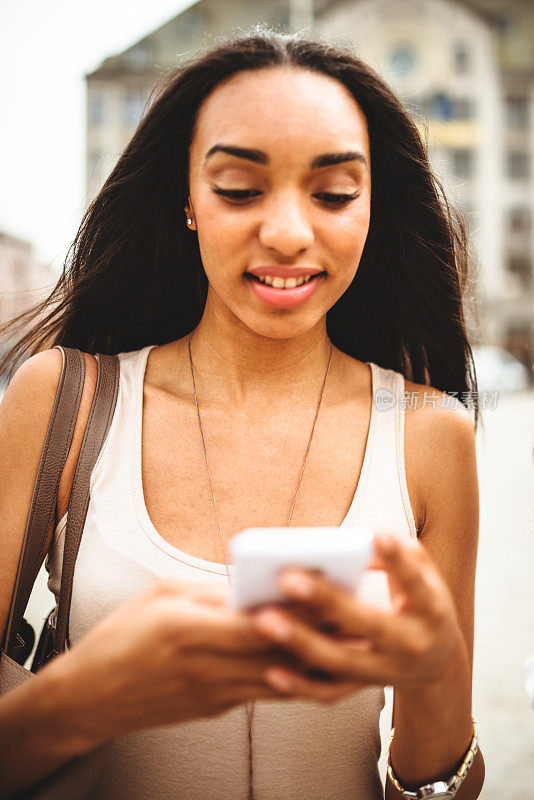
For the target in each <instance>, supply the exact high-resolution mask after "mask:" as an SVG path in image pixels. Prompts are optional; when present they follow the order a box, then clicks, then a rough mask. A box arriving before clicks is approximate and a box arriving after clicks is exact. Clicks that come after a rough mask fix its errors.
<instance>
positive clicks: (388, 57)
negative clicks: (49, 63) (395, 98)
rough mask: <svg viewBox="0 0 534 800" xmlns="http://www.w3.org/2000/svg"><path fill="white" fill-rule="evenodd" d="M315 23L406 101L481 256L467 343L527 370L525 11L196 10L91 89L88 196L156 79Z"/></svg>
mask: <svg viewBox="0 0 534 800" xmlns="http://www.w3.org/2000/svg"><path fill="white" fill-rule="evenodd" d="M312 19H313V26H314V29H315V30H316V31H317V33H318V34H320V35H321V36H323V37H324V38H327V39H332V40H335V41H337V42H339V43H341V44H349V45H352V46H354V48H355V50H356V52H357V54H358V55H359V56H360V57H362V58H363V59H364V60H365V61H366V62H368V63H369V64H370V65H371V66H373V67H374V68H375V69H377V70H378V71H379V73H380V74H382V75H383V77H384V78H385V79H386V80H387V81H388V82H389V83H390V84H391V85H392V86H393V87H394V88H395V90H396V91H397V92H398V93H399V94H400V96H401V97H402V98H403V100H404V102H405V104H406V107H407V108H408V109H409V110H410V112H411V113H412V114H413V116H414V119H415V121H416V122H417V124H418V126H419V128H420V130H421V132H422V133H423V136H424V137H425V139H426V141H427V143H428V149H429V154H430V158H431V161H432V163H433V165H434V168H435V170H436V172H437V174H438V175H439V176H440V178H441V179H442V180H443V183H444V187H445V189H446V192H447V194H448V196H450V197H451V199H452V200H453V201H455V202H456V203H457V205H459V206H460V208H461V209H463V211H464V213H465V215H466V217H467V220H468V223H469V228H470V232H471V236H472V240H473V243H474V246H475V248H476V251H477V253H478V261H479V274H478V279H477V281H476V284H474V285H473V286H472V288H471V292H472V293H474V294H475V295H476V306H477V314H478V323H477V322H476V321H475V318H474V317H473V315H469V324H470V327H471V331H472V337H473V338H474V339H475V340H479V341H485V342H488V343H497V344H501V345H504V346H505V347H507V348H508V349H510V350H511V351H512V352H513V353H514V354H515V355H516V356H517V357H518V358H520V360H522V361H524V362H525V363H527V364H532V363H533V360H534V269H533V263H534V238H533V236H532V218H533V214H534V169H533V164H532V160H533V156H534V48H533V47H532V41H533V40H534V2H532V1H531V0H315V2H312V0H225V1H224V2H220V0H198V2H196V3H194V4H193V5H192V6H191V7H189V8H188V9H186V10H185V11H183V12H182V13H180V14H179V15H177V16H176V17H174V18H173V19H172V20H170V21H169V22H167V23H166V24H164V25H163V26H161V27H160V28H158V29H157V30H156V31H153V32H152V33H150V34H148V35H147V36H146V37H145V38H143V39H141V40H140V41H139V42H137V43H136V44H134V45H133V46H132V47H130V48H129V49H128V50H126V51H124V52H123V53H120V54H118V55H115V56H112V57H110V58H107V59H106V60H105V61H104V62H103V64H102V65H101V66H100V67H99V68H98V69H97V70H96V71H94V72H93V73H91V74H90V75H88V76H87V111H88V113H87V196H88V201H90V200H92V199H93V198H94V197H95V195H96V193H97V192H98V190H99V188H100V187H101V185H102V183H103V182H104V180H105V178H106V177H107V175H108V174H109V172H110V170H111V169H112V167H113V165H114V164H115V162H116V160H117V158H118V157H119V155H120V153H121V152H122V150H123V149H124V147H125V146H126V144H127V143H128V141H129V139H130V138H131V136H132V133H133V132H134V130H135V128H136V126H137V124H138V122H139V119H140V118H141V115H142V113H143V109H144V108H145V103H146V101H147V98H148V95H149V92H150V89H151V88H152V87H153V85H154V83H155V82H156V80H157V79H158V77H159V76H160V75H161V74H162V73H163V72H165V71H166V70H168V69H171V68H173V67H175V66H177V65H178V64H179V63H180V62H181V61H182V60H183V59H184V58H186V57H188V56H191V55H193V54H194V53H195V52H196V51H197V50H198V49H199V48H200V47H201V46H202V45H205V44H209V43H210V42H211V41H212V39H213V38H214V37H215V36H217V35H218V34H221V33H225V32H228V31H231V30H235V29H236V27H237V26H240V27H241V28H246V27H248V26H250V25H253V24H255V23H257V22H260V21H261V22H266V23H268V24H269V25H271V26H273V27H275V28H280V29H286V28H288V27H292V25H294V24H298V23H301V24H305V23H306V22H307V21H311V20H312Z"/></svg>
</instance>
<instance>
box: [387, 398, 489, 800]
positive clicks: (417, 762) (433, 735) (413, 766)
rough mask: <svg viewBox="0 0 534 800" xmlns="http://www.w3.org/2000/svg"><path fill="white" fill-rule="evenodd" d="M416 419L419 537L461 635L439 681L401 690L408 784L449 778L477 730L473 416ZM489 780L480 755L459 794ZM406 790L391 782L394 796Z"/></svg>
mask: <svg viewBox="0 0 534 800" xmlns="http://www.w3.org/2000/svg"><path fill="white" fill-rule="evenodd" d="M422 412H426V413H422ZM411 422H412V430H411V432H410V435H412V436H414V441H415V440H417V441H418V442H420V443H421V445H422V446H421V447H420V448H418V450H417V452H419V453H420V456H419V463H418V465H417V466H416V469H417V471H418V473H419V474H420V476H421V478H420V481H421V484H420V485H421V491H420V496H421V497H422V499H423V501H424V525H423V527H422V530H421V531H420V534H419V541H420V542H421V543H422V544H423V546H424V548H425V550H426V552H427V553H428V554H429V555H430V557H431V558H432V561H433V562H434V564H435V565H436V566H437V568H438V570H439V572H440V574H441V576H442V577H443V579H444V580H445V582H446V584H447V586H448V588H449V590H450V593H451V596H452V598H453V601H454V605H455V609H456V615H457V620H458V625H459V628H460V631H461V633H462V638H461V640H459V641H458V643H457V645H458V649H457V653H456V656H455V657H454V658H453V660H452V661H451V662H450V668H449V670H448V672H447V673H446V674H444V675H443V676H442V677H441V678H440V679H439V680H436V681H435V682H433V683H430V684H424V685H420V686H417V687H415V686H414V687H413V688H414V690H413V691H411V690H410V688H409V687H406V686H402V687H399V688H397V689H396V690H395V698H394V727H395V735H394V737H393V741H392V743H391V749H390V752H391V762H392V766H393V769H394V771H395V773H396V775H397V777H398V778H399V780H400V782H401V784H402V785H404V786H406V787H407V788H411V787H416V786H420V785H422V784H424V783H427V782H430V781H432V780H437V778H439V777H450V776H451V775H452V774H453V773H454V772H455V769H456V767H457V766H458V764H459V763H461V761H462V759H463V756H464V754H465V752H466V751H467V749H468V747H469V744H470V741H471V737H472V734H473V725H472V718H471V687H472V666H473V619H474V588H475V568H476V558H477V546H478V525H479V503H478V481H477V467H476V450H475V435H474V428H473V423H472V421H471V418H470V417H469V415H468V414H467V412H463V411H451V410H444V409H437V408H432V407H429V408H427V409H422V410H421V412H418V411H415V412H414V413H413V414H412V420H411ZM413 428H415V430H413ZM414 449H415V448H413V449H412V452H413V450H414ZM423 481H424V482H423ZM438 611H439V609H438ZM438 616H439V615H438ZM483 780H484V761H483V758H482V755H481V754H480V753H479V754H478V755H477V758H476V761H475V763H474V764H473V765H472V767H471V769H470V771H469V780H467V779H466V780H465V781H464V783H463V784H462V786H461V788H460V790H459V791H458V793H457V795H456V797H457V798H458V800H460V798H465V800H471V798H476V797H478V795H479V793H480V790H481V788H482V783H483ZM400 796H401V795H400V794H399V792H398V791H397V790H396V789H395V787H394V786H393V785H392V784H391V782H390V781H388V785H387V787H386V797H387V798H388V800H390V798H391V800H394V798H397V797H400Z"/></svg>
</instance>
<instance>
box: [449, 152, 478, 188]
mask: <svg viewBox="0 0 534 800" xmlns="http://www.w3.org/2000/svg"><path fill="white" fill-rule="evenodd" d="M449 158H450V163H451V172H452V175H454V177H455V178H462V179H463V180H469V179H470V178H472V177H473V175H474V173H475V153H474V151H473V150H471V149H470V148H468V147H458V148H454V149H452V150H450V151H449Z"/></svg>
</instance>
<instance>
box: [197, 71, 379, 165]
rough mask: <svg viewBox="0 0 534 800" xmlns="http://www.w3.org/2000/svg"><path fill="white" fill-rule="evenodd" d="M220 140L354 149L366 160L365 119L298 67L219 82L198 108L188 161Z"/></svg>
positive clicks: (336, 88) (337, 91)
mask: <svg viewBox="0 0 534 800" xmlns="http://www.w3.org/2000/svg"><path fill="white" fill-rule="evenodd" d="M219 141H224V142H227V143H231V144H237V145H242V146H249V147H251V146H253V147H257V148H259V149H262V150H266V151H273V150H276V151H279V152H281V151H287V152H288V153H289V152H291V153H292V154H294V153H295V149H294V148H295V147H296V148H298V152H300V153H304V151H305V152H306V154H307V155H308V154H309V153H312V152H315V151H325V150H350V149H356V148H358V149H360V150H362V151H363V153H364V154H365V155H366V156H367V158H369V139H368V132H367V123H366V119H365V115H364V114H363V112H362V110H361V109H360V107H359V105H358V104H357V102H356V100H355V99H354V97H353V96H352V95H351V93H350V92H349V90H348V89H347V88H346V87H345V86H344V85H343V84H342V83H340V82H339V81H337V80H336V79H335V78H331V77H329V76H327V75H324V74H322V73H317V72H313V71H311V70H307V69H304V68H301V67H285V66H284V67H268V68H263V69H259V70H246V71H243V72H238V73H236V74H235V75H232V76H231V77H230V78H229V79H227V80H226V81H224V82H223V83H222V84H219V85H218V86H217V87H216V88H215V89H214V90H213V92H212V93H211V94H210V95H209V96H208V97H207V98H206V100H204V102H203V104H202V105H201V107H200V109H199V113H198V116H197V123H196V126H195V134H194V137H193V142H192V146H191V157H192V160H196V159H201V158H203V156H204V155H205V154H206V152H207V150H208V149H209V148H210V147H211V146H212V145H213V144H214V143H215V142H219Z"/></svg>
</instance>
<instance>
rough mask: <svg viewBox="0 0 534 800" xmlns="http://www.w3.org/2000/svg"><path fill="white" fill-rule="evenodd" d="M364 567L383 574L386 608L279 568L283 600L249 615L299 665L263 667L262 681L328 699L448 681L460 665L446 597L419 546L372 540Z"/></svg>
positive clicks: (307, 574)
mask: <svg viewBox="0 0 534 800" xmlns="http://www.w3.org/2000/svg"><path fill="white" fill-rule="evenodd" d="M370 567H371V568H372V569H379V570H384V571H385V572H386V574H387V577H388V583H389V591H390V597H391V610H389V611H386V610H383V609H380V608H378V607H376V606H371V605H366V604H363V603H361V602H360V601H359V600H358V599H357V598H356V596H355V595H353V594H352V593H351V592H349V591H347V590H346V589H344V588H341V587H339V586H336V585H335V584H333V583H331V582H329V581H328V580H326V578H324V577H322V576H321V575H318V574H314V573H313V572H312V571H309V570H293V569H292V570H285V571H284V573H283V574H282V575H281V576H280V579H279V585H280V587H281V589H282V590H283V591H284V594H285V595H286V596H287V598H288V603H286V604H284V605H283V606H281V605H278V606H276V605H273V606H269V607H266V606H264V607H262V608H261V609H259V610H257V611H255V612H253V613H254V616H255V618H256V626H257V630H258V631H260V632H261V633H262V634H263V635H264V636H266V637H267V638H269V639H270V640H272V641H274V642H276V643H278V645H279V646H280V647H282V648H283V649H284V650H285V651H287V652H288V653H291V654H292V655H294V656H296V657H297V658H298V659H299V660H300V661H302V664H303V670H302V672H297V671H293V670H289V669H287V668H285V667H284V668H282V667H280V668H278V667H276V668H274V667H273V668H270V669H269V670H267V671H266V673H265V680H266V682H267V683H269V684H270V685H271V686H273V687H274V688H276V689H278V690H279V691H280V692H282V693H286V692H287V693H288V694H291V695H295V694H296V695H297V696H301V697H305V698H309V699H315V700H323V701H330V700H336V699H339V698H340V697H343V696H344V695H347V694H350V693H352V692H354V691H356V690H357V689H360V688H363V687H364V686H373V685H374V686H376V685H380V686H386V685H391V686H394V687H395V688H397V689H401V688H402V689H403V690H410V689H414V688H415V689H416V690H417V687H418V686H420V685H421V683H425V684H428V683H433V684H437V683H442V682H444V681H447V678H448V675H449V674H452V672H453V671H454V670H455V669H457V668H458V666H462V662H463V664H464V665H465V664H466V663H467V660H468V656H467V649H466V645H465V641H464V638H463V636H462V632H461V630H460V626H459V624H458V619H457V614H456V609H455V605H454V601H453V598H452V595H451V593H450V591H449V589H448V587H447V585H446V583H445V581H444V580H443V578H442V577H441V575H440V574H439V572H438V570H437V568H436V567H435V565H434V563H433V562H432V560H431V558H430V556H429V555H428V554H427V553H426V551H425V549H424V547H423V546H422V545H421V544H420V543H419V542H417V541H413V542H402V541H400V540H398V539H396V538H394V537H393V536H389V535H375V537H374V556H373V559H372V562H371V564H370ZM310 671H311V672H310ZM319 678H321V679H319Z"/></svg>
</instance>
